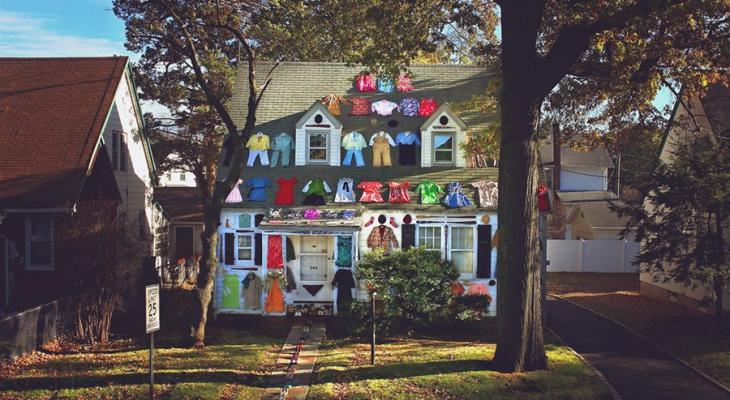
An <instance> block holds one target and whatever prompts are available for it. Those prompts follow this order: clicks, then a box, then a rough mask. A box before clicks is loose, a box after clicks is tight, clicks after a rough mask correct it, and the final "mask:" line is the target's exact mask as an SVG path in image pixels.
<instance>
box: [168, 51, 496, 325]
mask: <svg viewBox="0 0 730 400" xmlns="http://www.w3.org/2000/svg"><path fill="white" fill-rule="evenodd" d="M270 66H271V65H269V64H266V63H261V64H259V65H258V66H257V68H258V71H260V73H265V72H266V71H267V70H268V68H269V67H270ZM411 70H412V72H413V85H414V86H415V89H416V90H415V91H413V92H410V93H401V92H399V91H395V92H393V93H359V92H357V91H356V90H355V88H354V78H355V76H356V75H357V74H358V73H359V72H360V69H359V68H357V67H348V66H346V65H345V64H337V63H290V62H284V63H281V64H280V65H279V66H278V68H277V69H276V71H275V72H274V73H273V75H272V79H273V80H272V82H271V84H270V86H269V87H268V89H267V91H266V94H265V95H264V97H263V99H262V100H261V103H260V106H259V109H258V112H257V126H256V128H255V131H254V134H255V133H257V132H263V133H265V134H268V135H269V136H270V138H271V140H272V142H273V140H274V137H275V136H277V135H279V134H280V133H287V134H289V135H290V136H291V138H292V139H293V151H292V154H291V156H292V157H291V165H290V166H289V167H282V166H281V164H279V166H277V167H275V168H272V167H268V166H265V167H264V166H261V165H260V163H259V161H258V160H257V161H256V163H255V166H254V167H252V168H251V167H246V168H244V174H243V178H242V179H243V182H244V184H243V185H241V186H240V189H239V188H236V189H234V191H239V190H240V194H241V196H242V197H243V201H239V200H237V199H236V197H237V195H238V193H234V194H233V195H232V196H231V197H230V198H229V201H228V202H227V204H226V206H225V208H224V209H223V213H222V217H221V221H220V223H221V225H220V234H221V247H220V257H221V259H220V261H221V264H222V266H221V268H220V269H219V273H218V278H217V282H216V291H215V292H216V293H215V294H216V295H215V303H214V304H215V308H216V310H217V312H218V313H253V314H261V313H265V314H269V315H282V314H283V313H281V312H279V311H270V310H269V311H267V310H266V307H265V306H263V304H264V303H265V300H266V298H267V297H266V296H267V295H268V294H267V293H266V292H264V293H262V294H261V295H260V297H259V300H260V303H261V305H259V304H254V305H253V306H252V305H250V304H249V303H248V300H246V299H245V297H246V295H250V293H248V292H247V291H248V290H253V289H249V288H250V287H251V286H250V285H248V284H243V281H244V279H246V277H247V276H249V275H250V278H254V277H255V279H263V280H264V281H266V280H267V276H268V273H269V272H270V271H272V270H273V269H274V267H275V266H276V265H272V263H274V264H278V262H279V259H278V257H280V256H281V255H282V247H283V249H284V250H283V252H284V253H286V254H285V255H284V256H283V257H284V260H285V261H284V263H285V264H286V267H287V269H289V271H288V272H289V273H290V277H291V278H293V282H291V280H290V281H289V283H290V285H292V287H291V288H290V291H288V292H287V293H286V298H285V305H286V311H287V312H289V313H314V314H320V313H321V314H330V313H332V312H333V310H332V309H333V302H334V300H335V297H336V293H337V290H339V289H333V286H332V281H333V278H334V276H335V274H336V273H337V272H338V271H340V270H342V269H345V268H344V267H346V266H353V267H354V266H355V264H356V262H357V260H358V259H360V258H361V257H362V255H363V254H364V253H366V252H369V251H372V248H373V247H376V248H377V247H379V244H381V243H382V244H383V245H384V247H393V248H395V249H400V248H408V247H411V246H425V247H427V248H430V249H435V250H439V251H440V252H441V253H442V254H443V255H444V257H446V258H447V259H449V260H451V261H452V262H454V263H455V264H456V266H457V268H458V270H459V272H460V275H461V280H462V281H465V282H468V284H476V283H479V284H481V285H484V286H485V287H489V290H490V292H491V294H492V295H493V296H494V295H495V294H496V293H495V292H496V281H495V280H494V277H495V273H496V249H493V247H492V245H491V242H492V236H493V234H494V233H495V232H496V229H497V212H496V207H487V208H482V207H479V206H478V205H479V196H478V193H477V191H476V190H475V189H474V188H473V187H471V186H470V184H471V183H474V182H477V181H496V179H497V169H496V168H482V169H477V168H467V163H466V158H467V157H466V155H465V154H464V151H463V149H462V147H461V146H460V145H461V144H462V143H464V142H465V141H466V140H468V137H469V134H470V133H471V132H476V131H479V130H482V129H485V128H486V126H487V124H488V122H489V120H490V119H493V118H495V116H489V115H484V114H483V113H480V112H463V113H461V114H459V115H457V114H456V113H455V112H454V111H453V110H452V109H451V106H450V105H449V103H452V104H453V103H458V102H463V101H466V100H469V99H471V98H472V97H473V96H475V95H481V94H483V93H484V90H485V88H486V87H487V85H488V82H489V80H490V74H489V73H488V71H487V70H486V69H484V68H482V67H478V66H465V65H415V66H411ZM246 73H247V72H246V68H243V69H241V70H240V71H239V74H238V79H237V83H236V86H235V88H234V90H235V91H234V93H235V95H234V98H233V100H232V102H231V110H232V111H233V114H234V118H235V120H236V121H237V122H238V124H239V126H243V122H244V120H245V117H246V114H247V108H246V104H247V98H248V92H247V90H248V86H247V84H246V83H245V82H246V81H247V77H246ZM327 95H340V96H345V97H346V98H348V99H350V100H351V99H353V98H356V97H357V98H368V99H370V100H372V101H377V100H381V99H386V100H390V101H393V102H396V103H400V101H401V99H404V98H416V99H421V98H424V97H429V98H434V99H435V100H436V101H437V102H438V109H437V110H436V111H435V112H434V113H433V114H432V115H430V116H429V117H419V116H414V117H407V116H403V115H402V114H401V112H400V111H398V110H396V111H393V114H392V115H390V116H380V115H375V114H374V113H370V115H366V116H351V115H348V114H349V113H350V112H351V106H350V105H346V104H341V105H340V106H341V109H342V113H341V115H333V113H332V112H330V111H329V110H328V108H326V107H325V106H323V105H322V104H321V103H320V99H322V98H323V97H324V96H327ZM352 131H357V132H359V133H361V134H362V135H363V136H364V138H365V140H366V141H368V142H369V141H370V139H371V137H372V136H373V134H374V133H376V132H379V131H385V132H387V133H389V134H390V135H391V136H392V137H393V138H395V137H396V135H397V133H399V132H402V131H412V132H413V134H415V135H417V136H418V137H420V142H421V145H420V146H419V147H417V148H416V149H415V152H414V153H413V156H414V158H413V161H414V162H413V165H400V162H401V161H405V160H406V159H407V156H404V157H403V159H402V160H401V156H400V150H399V147H397V146H396V147H392V148H390V147H387V145H382V144H381V145H379V149H380V148H386V149H389V152H390V156H391V158H392V166H389V167H374V166H373V153H374V151H373V147H372V146H371V145H368V146H367V147H366V148H364V149H363V151H362V152H363V155H364V162H365V166H364V167H362V168H358V167H356V166H355V161H354V160H353V164H352V166H345V165H343V161H344V158H345V156H346V154H345V153H346V150H345V149H343V148H342V139H343V137H344V136H345V135H347V134H349V133H350V132H352ZM379 151H380V150H378V152H379ZM246 153H248V151H247V152H246ZM268 153H270V151H267V154H268ZM406 153H407V151H406V152H405V153H404V154H406ZM231 161H232V157H231V153H230V152H227V154H225V155H224V157H223V161H222V164H223V165H222V166H221V169H222V170H221V173H220V176H221V177H222V176H225V171H226V167H228V166H230V163H231ZM242 161H243V162H244V163H245V162H246V160H242ZM251 178H265V179H259V180H257V181H256V182H258V183H262V182H263V184H264V185H265V184H266V183H267V182H268V183H269V184H270V185H269V186H267V187H265V188H263V189H262V190H263V192H261V194H262V196H261V197H260V198H258V199H256V200H259V201H252V200H249V199H248V197H249V195H250V191H249V187H247V186H246V184H245V183H246V182H249V179H251ZM291 178H294V179H296V184H295V185H294V187H293V190H294V202H293V205H286V206H277V205H276V204H275V196H276V195H277V193H278V192H279V191H280V190H281V189H282V188H281V187H280V186H279V185H280V184H285V182H283V180H286V179H291ZM341 178H351V179H352V180H353V182H352V184H353V185H355V186H357V185H359V184H360V183H362V182H367V181H375V182H380V183H381V184H382V185H383V188H382V189H379V190H378V191H379V192H380V193H381V194H382V196H383V198H384V200H385V201H384V202H382V203H362V202H360V201H359V199H360V198H361V195H362V191H361V190H360V189H357V190H356V191H355V198H356V200H358V201H357V202H353V203H334V202H333V201H334V198H335V193H336V192H337V191H338V181H339V180H340V179H341ZM313 179H321V180H323V181H325V182H326V183H327V184H328V186H329V188H331V193H327V194H326V195H325V196H324V201H325V202H326V204H324V205H305V204H303V200H304V199H305V194H304V193H302V190H303V188H304V187H305V185H307V183H308V182H309V181H310V180H313ZM427 180H432V181H434V183H435V184H436V185H437V186H440V187H441V188H442V189H443V190H444V191H446V185H447V184H448V183H449V182H459V183H460V184H461V185H462V186H463V188H464V191H463V192H464V194H465V195H466V197H467V198H468V199H469V200H470V201H471V202H472V203H473V204H474V205H473V206H468V207H463V208H447V207H445V206H444V205H443V204H434V205H429V204H421V200H422V199H421V196H419V195H418V194H417V193H416V191H415V187H416V186H417V185H418V184H420V183H423V182H425V181H427ZM389 182H398V183H402V182H409V184H410V189H409V190H408V193H409V194H410V198H411V200H410V202H409V203H401V204H394V203H391V202H389V201H388V200H389V191H388V183H389ZM169 189H171V190H172V188H169ZM175 189H178V188H175ZM179 189H182V188H179ZM257 196H258V194H253V197H254V198H256V197H257ZM171 197H175V195H174V194H171ZM439 197H440V199H441V198H443V196H439ZM162 202H163V203H166V202H165V201H164V200H163V201H162ZM185 213H187V211H185ZM178 218H179V217H178ZM178 221H180V220H178ZM185 226H186V223H185V222H183V221H180V222H179V223H177V224H173V229H178V228H180V227H185ZM194 229H195V228H194ZM194 229H193V231H192V233H193V236H194V237H195V238H197V236H196V235H195V234H196V231H195V230H194ZM180 233H181V232H176V235H177V236H178V238H177V242H176V243H175V246H174V247H175V248H177V247H179V242H180V238H179V237H180ZM183 235H184V237H185V238H187V237H189V235H190V231H186V232H185V233H184V234H183ZM369 239H370V240H369ZM380 239H386V240H385V241H381V240H380ZM186 240H187V239H186ZM196 240H197V239H196ZM292 252H293V254H292ZM336 264H337V265H336ZM467 286H468V285H467ZM244 292H246V293H245V294H244ZM355 296H360V297H364V296H366V292H365V291H364V290H363V289H362V288H359V289H356V290H355ZM249 300H250V299H249ZM256 303H259V301H256Z"/></svg>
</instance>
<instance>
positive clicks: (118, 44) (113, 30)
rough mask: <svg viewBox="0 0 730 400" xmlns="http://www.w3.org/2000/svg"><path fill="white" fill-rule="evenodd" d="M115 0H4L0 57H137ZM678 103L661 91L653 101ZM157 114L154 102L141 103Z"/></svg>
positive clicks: (659, 104) (0, 14)
mask: <svg viewBox="0 0 730 400" xmlns="http://www.w3.org/2000/svg"><path fill="white" fill-rule="evenodd" d="M111 7H112V1H111V0H0V57H62V56H110V55H127V56H130V58H132V59H133V60H134V59H135V58H137V56H136V55H135V54H133V53H131V52H129V51H127V50H126V49H125V48H124V41H125V36H124V23H123V22H122V21H121V20H119V19H118V18H116V17H115V16H114V13H112V11H111ZM673 102H674V99H673V95H672V94H671V92H670V91H669V90H666V89H663V90H662V91H660V92H659V95H658V96H657V98H656V99H655V102H654V103H655V105H656V106H657V107H658V108H660V109H661V108H663V107H664V106H665V105H667V104H671V103H673ZM143 108H149V111H153V112H155V113H157V112H159V111H160V110H159V109H157V107H156V106H155V105H151V104H146V105H145V104H143Z"/></svg>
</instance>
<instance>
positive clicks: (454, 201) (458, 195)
mask: <svg viewBox="0 0 730 400" xmlns="http://www.w3.org/2000/svg"><path fill="white" fill-rule="evenodd" d="M446 190H448V193H447V194H446V197H444V201H443V203H444V204H446V206H448V207H449V208H458V207H467V206H470V205H472V204H471V201H469V199H468V198H467V197H466V196H465V195H464V193H462V191H461V183H459V182H449V184H448V185H447V186H446Z"/></svg>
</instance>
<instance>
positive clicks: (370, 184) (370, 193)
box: [357, 181, 384, 203]
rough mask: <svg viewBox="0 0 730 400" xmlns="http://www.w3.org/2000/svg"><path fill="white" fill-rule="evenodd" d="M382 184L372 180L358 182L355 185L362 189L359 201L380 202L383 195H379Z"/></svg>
mask: <svg viewBox="0 0 730 400" xmlns="http://www.w3.org/2000/svg"><path fill="white" fill-rule="evenodd" d="M382 187H383V184H382V183H380V182H374V181H365V182H360V183H359V184H358V185H357V188H358V189H362V196H360V202H361V203H382V202H383V201H384V200H383V196H381V195H380V188H382Z"/></svg>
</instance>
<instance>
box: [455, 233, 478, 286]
mask: <svg viewBox="0 0 730 400" xmlns="http://www.w3.org/2000/svg"><path fill="white" fill-rule="evenodd" d="M474 231H475V229H474V227H471V226H452V227H451V229H450V230H449V234H450V235H449V236H450V237H449V239H450V240H449V241H450V245H449V254H450V255H449V259H450V260H451V262H453V263H454V265H456V269H457V270H458V271H459V273H460V274H462V275H463V274H473V273H474V242H475V240H474Z"/></svg>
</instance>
